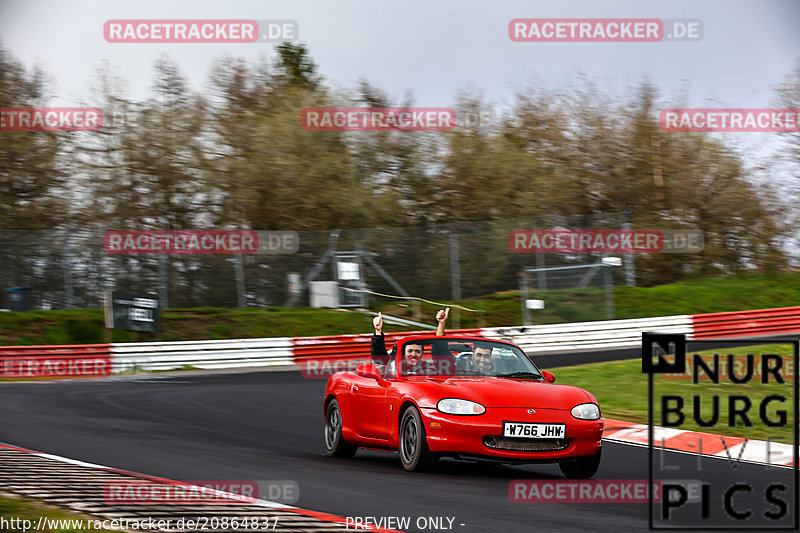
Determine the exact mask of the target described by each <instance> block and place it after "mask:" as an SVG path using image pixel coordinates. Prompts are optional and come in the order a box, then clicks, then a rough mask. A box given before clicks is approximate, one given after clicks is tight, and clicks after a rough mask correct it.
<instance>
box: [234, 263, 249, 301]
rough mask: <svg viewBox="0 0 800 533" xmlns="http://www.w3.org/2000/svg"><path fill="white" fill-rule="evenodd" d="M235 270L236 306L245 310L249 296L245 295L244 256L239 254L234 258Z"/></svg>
mask: <svg viewBox="0 0 800 533" xmlns="http://www.w3.org/2000/svg"><path fill="white" fill-rule="evenodd" d="M233 268H234V270H235V275H236V306H237V307H238V308H239V309H244V308H245V307H247V295H246V294H245V283H244V256H243V255H242V254H237V255H236V256H235V257H234V258H233Z"/></svg>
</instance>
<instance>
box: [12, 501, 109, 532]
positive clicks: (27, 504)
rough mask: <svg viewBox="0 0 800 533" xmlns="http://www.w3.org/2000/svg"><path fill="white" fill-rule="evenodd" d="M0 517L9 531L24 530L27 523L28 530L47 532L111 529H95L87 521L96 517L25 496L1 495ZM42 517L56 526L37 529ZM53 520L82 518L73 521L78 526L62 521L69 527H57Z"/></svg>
mask: <svg viewBox="0 0 800 533" xmlns="http://www.w3.org/2000/svg"><path fill="white" fill-rule="evenodd" d="M0 517H2V518H3V519H4V520H5V524H4V525H5V526H7V527H4V528H3V529H2V531H4V532H6V531H7V532H9V533H12V532H13V533H17V532H22V531H24V529H23V527H24V526H26V525H27V526H29V528H28V531H40V532H45V533H73V532H74V533H77V532H86V531H93V530H94V531H109V530H97V529H94V528H92V527H91V526H92V525H93V524H88V523H87V522H88V520H96V518H92V519H87V518H84V517H82V516H80V515H78V514H74V513H71V512H68V511H63V510H61V509H57V508H54V507H51V506H49V505H45V504H44V503H41V502H39V501H36V500H29V499H25V498H9V497H5V496H0ZM40 517H45V518H47V519H49V520H50V521H51V522H50V525H52V526H54V527H42V528H41V529H36V528H37V526H38V524H39V518H40ZM25 520H29V521H30V522H29V523H27V524H26V523H25V522H24V521H25ZM52 520H80V523H79V524H76V523H74V522H73V523H72V526H77V527H68V524H65V523H62V524H61V525H63V526H67V527H57V526H58V524H57V523H56V524H53V522H52ZM101 520H102V519H101ZM20 522H21V523H20ZM17 524H19V525H20V527H16V526H17ZM44 524H45V522H42V525H43V526H44ZM11 526H14V527H11Z"/></svg>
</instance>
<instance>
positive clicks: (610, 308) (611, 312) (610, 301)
mask: <svg viewBox="0 0 800 533" xmlns="http://www.w3.org/2000/svg"><path fill="white" fill-rule="evenodd" d="M611 268H612V267H610V266H607V265H605V266H603V270H605V285H606V317H607V318H608V320H614V318H616V310H615V309H614V279H613V277H612V275H611Z"/></svg>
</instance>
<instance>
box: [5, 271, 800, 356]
mask: <svg viewBox="0 0 800 533" xmlns="http://www.w3.org/2000/svg"><path fill="white" fill-rule="evenodd" d="M422 296H424V295H422ZM530 297H531V298H538V299H542V300H544V301H545V309H542V310H531V318H532V320H533V322H534V323H536V324H556V323H563V322H582V321H591V320H604V319H605V318H606V315H605V300H604V295H603V290H602V289H597V288H584V289H576V290H553V291H545V292H532V293H531V295H530ZM458 303H459V304H460V305H462V306H464V307H468V308H470V309H476V310H479V311H480V312H478V313H474V312H468V311H457V310H456V309H455V308H453V309H452V311H451V315H450V320H449V321H448V328H449V329H454V328H456V327H459V326H460V327H462V328H474V327H483V326H511V325H519V324H521V321H522V313H521V310H520V298H519V292H517V291H507V292H502V293H496V294H490V295H486V296H482V297H478V298H470V299H465V300H462V301H460V302H458ZM615 305H616V317H617V318H642V317H650V316H664V315H674V314H693V313H711V312H720V311H739V310H744V309H758V308H767V307H788V306H794V305H800V274H795V273H786V274H780V275H775V276H744V277H735V278H701V279H696V280H692V281H685V282H680V283H673V284H669V285H661V286H657V287H617V288H616V289H615ZM438 307H439V306H436V305H432V304H426V303H421V304H419V305H418V306H417V305H416V304H411V303H409V302H406V301H403V300H388V299H384V300H378V301H372V302H371V305H370V308H371V310H372V311H382V312H384V313H385V314H388V315H394V316H399V317H402V318H407V319H411V320H416V321H418V322H422V323H426V324H434V319H433V315H434V313H435V311H436V310H437V309H438ZM162 326H163V329H164V331H163V332H162V333H160V334H157V335H152V334H147V333H132V332H127V331H121V330H115V331H113V334H112V335H110V338H109V337H107V333H106V332H105V330H104V329H103V313H102V311H101V310H99V309H77V310H64V311H32V312H28V313H0V345H11V346H13V345H37V344H93V343H103V342H106V340H110V341H113V342H135V341H141V342H144V341H169V340H203V339H231V338H233V339H236V338H257V337H284V336H286V337H297V336H314V335H339V334H348V333H368V332H370V331H371V316H370V315H367V314H365V313H362V312H359V311H353V310H330V309H310V308H304V307H297V308H283V307H269V308H266V309H222V308H211V307H206V308H196V309H168V310H165V311H164V312H163V313H162ZM386 329H387V331H408V330H410V329H414V328H412V327H410V326H393V325H387V326H386Z"/></svg>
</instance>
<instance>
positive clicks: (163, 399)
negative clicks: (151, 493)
mask: <svg viewBox="0 0 800 533" xmlns="http://www.w3.org/2000/svg"><path fill="white" fill-rule="evenodd" d="M542 366H543V367H545V368H547V367H550V366H552V365H542ZM324 385H325V381H324V380H311V379H304V378H303V377H302V376H301V375H300V374H299V373H298V372H280V371H279V372H252V373H228V374H194V375H191V376H186V375H182V376H165V375H157V374H156V375H151V376H148V377H144V378H130V377H127V378H126V377H112V378H108V379H96V380H80V381H61V382H38V383H3V384H0V423H1V425H0V442H5V443H8V444H14V445H17V446H21V447H26V448H30V449H33V450H39V451H44V452H48V453H53V454H57V455H62V456H65V457H69V458H73V459H79V460H83V461H87V462H92V463H98V464H102V465H106V466H112V467H117V468H122V469H128V470H133V471H137V472H142V473H146V474H151V475H156V476H163V477H167V478H172V479H180V480H293V481H295V482H297V483H298V484H299V487H300V498H299V500H298V501H297V503H296V504H294V505H296V506H298V507H303V508H306V509H312V510H316V511H323V512H328V513H332V514H336V515H339V516H345V517H347V516H354V517H355V516H358V517H365V516H372V517H380V516H409V517H411V520H412V524H413V523H414V521H415V520H416V519H417V518H418V517H451V518H454V519H455V520H454V522H453V530H455V531H465V532H467V531H468V532H484V531H502V532H504V533H511V532H523V531H525V532H529V531H578V530H580V531H617V532H626V531H643V530H647V516H648V514H647V505H646V504H622V503H615V504H598V503H569V504H564V503H514V502H512V501H511V500H510V498H509V494H508V490H509V484H510V482H511V481H512V480H514V479H559V478H561V474H560V471H559V470H558V467H557V466H555V465H528V466H515V467H506V466H488V467H487V466H483V465H476V464H472V463H466V462H460V463H457V462H454V461H450V460H444V461H442V462H441V463H440V467H439V468H438V470H437V471H436V472H434V473H431V474H411V473H407V472H405V471H404V470H403V469H402V467H401V466H400V463H399V459H398V458H397V456H396V455H394V454H388V453H380V452H372V451H364V450H361V451H359V453H358V454H357V456H356V458H355V459H330V458H328V457H326V456H324V454H323V443H322V422H323V417H322V409H321V398H322V393H323V390H324ZM667 457H668V461H669V463H670V464H673V465H677V466H679V467H685V468H687V469H691V468H693V467H694V464H695V463H696V460H695V458H694V457H693V456H689V455H686V454H679V453H671V452H668V453H667ZM704 467H705V468H706V469H707V470H704V472H707V473H708V474H707V475H709V476H712V477H713V479H714V480H715V482H716V481H717V480H719V482H726V483H727V482H731V483H732V482H733V481H735V480H736V479H741V478H742V477H745V478H746V479H748V480H759V481H760V482H765V483H766V482H767V481H768V480H769V479H770V478H772V479H774V478H775V475H776V474H775V472H776V469H772V470H767V469H766V468H765V467H764V466H757V465H739V466H738V468H736V469H733V468H731V467H730V465H729V464H728V462H727V461H725V460H719V459H708V460H706V461H705V464H704ZM647 472H648V470H647V449H646V448H642V447H636V446H629V445H622V444H614V443H605V444H604V454H603V462H602V465H601V468H600V471H599V473H598V475H597V476H596V479H647ZM713 505H715V506H719V504H718V503H716V502H715V503H714V504H713ZM763 506H764V504H762V507H763ZM765 509H769V507H764V508H762V509H758V508H756V509H754V511H755V512H757V513H760V512H761V511H763V510H765ZM444 524H447V520H444ZM461 524H463V525H461ZM409 530H411V531H416V529H415V528H414V527H411V528H410V529H409ZM429 531H430V530H429Z"/></svg>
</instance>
